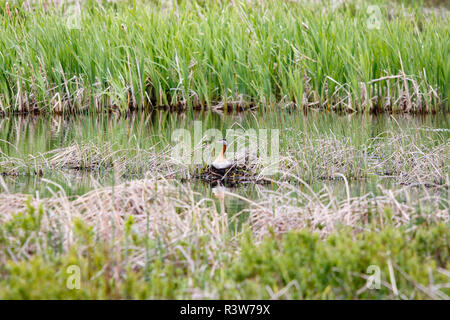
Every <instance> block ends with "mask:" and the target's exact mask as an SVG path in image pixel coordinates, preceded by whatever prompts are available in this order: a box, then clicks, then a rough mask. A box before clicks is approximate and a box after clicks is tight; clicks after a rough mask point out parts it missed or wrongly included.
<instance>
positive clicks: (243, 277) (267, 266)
mask: <svg viewBox="0 0 450 320" xmlns="http://www.w3.org/2000/svg"><path fill="white" fill-rule="evenodd" d="M43 214H45V213H44V212H43V211H39V213H37V212H36V211H35V210H34V209H31V207H30V208H29V209H28V211H27V212H25V213H23V214H19V215H16V216H15V218H14V219H13V220H11V221H10V222H8V223H7V224H5V225H2V226H1V228H0V248H1V249H2V250H1V252H2V256H1V260H2V264H1V265H0V274H1V278H0V298H1V299H130V298H131V299H143V298H147V299H167V298H175V299H180V298H188V299H192V298H204V299H208V298H210V299H213V298H216V299H217V298H220V299H269V298H274V299H323V298H328V299H448V298H449V296H448V295H449V294H450V291H449V288H448V278H449V273H448V271H447V270H448V261H449V245H450V242H449V241H450V240H449V239H448V236H449V234H450V228H449V225H448V224H434V225H431V226H427V227H424V226H417V227H415V228H413V229H411V228H408V229H409V230H407V229H393V228H392V227H387V228H385V229H383V230H381V231H379V232H372V233H367V232H363V233H356V234H355V233H354V232H351V231H350V230H348V229H345V228H342V229H340V230H339V231H338V232H335V233H333V234H332V235H330V236H329V237H328V238H327V239H326V240H325V241H324V240H322V239H320V238H319V236H318V235H317V234H314V233H310V232H307V231H290V232H288V233H287V234H284V235H277V234H275V233H271V234H270V235H269V236H267V237H266V238H265V239H264V240H263V241H262V242H258V241H256V239H255V238H254V237H253V236H251V233H250V232H243V233H242V234H241V235H240V236H239V237H238V238H237V239H236V240H235V246H236V247H235V248H232V249H231V250H230V248H228V249H226V248H225V247H219V248H217V250H215V251H214V252H208V251H207V249H204V248H206V247H207V246H206V243H207V242H208V239H207V238H199V239H198V240H199V242H197V243H196V244H195V245H194V244H193V243H186V242H180V243H179V244H178V247H177V250H173V251H170V252H164V246H165V245H164V243H158V241H156V240H150V239H142V238H140V237H138V236H136V235H135V234H133V232H132V225H133V221H132V220H130V221H129V222H127V225H128V227H127V230H128V231H126V234H125V235H124V237H123V238H122V239H117V241H118V242H98V240H95V236H94V232H93V229H92V228H88V227H86V226H85V225H84V224H83V223H81V222H80V221H75V228H74V237H73V240H72V248H71V249H70V250H69V251H68V252H66V253H61V250H60V245H57V244H56V245H55V246H47V247H45V249H44V250H43V251H41V252H35V253H34V254H29V255H28V258H27V259H26V260H25V261H21V262H19V261H14V260H13V259H14V253H13V252H9V251H5V250H4V249H5V248H6V247H8V237H9V236H10V235H11V234H15V235H17V234H22V235H27V234H32V233H33V232H37V229H38V228H39V225H38V224H39V221H40V220H39V219H40V218H39V216H40V215H43ZM22 239H25V237H23V238H22ZM49 239H50V237H49ZM41 240H42V241H41V242H42V243H45V242H47V241H48V239H41ZM36 245H37V244H36ZM136 246H141V247H143V248H146V250H147V252H154V254H151V253H147V255H146V258H145V261H146V262H145V264H144V265H142V266H141V267H139V268H131V267H130V266H129V265H128V264H127V263H128V262H129V259H130V256H129V253H130V252H131V251H132V250H134V248H135V247H136ZM42 248H44V247H42ZM155 248H159V249H158V250H156V251H155ZM211 255H212V256H211ZM211 260H213V261H214V263H211ZM370 266H372V268H373V266H375V267H377V268H379V271H380V273H379V274H380V286H379V287H378V288H372V289H370V288H367V286H366V284H367V283H368V282H367V281H368V278H369V277H370V276H372V275H373V272H374V271H370V270H371V269H370V268H369V267H370ZM73 270H77V271H76V272H79V273H76V274H79V275H80V278H79V282H77V281H78V280H74V278H73V275H74V274H75V273H74V271H73ZM370 283H371V282H370ZM370 283H369V284H370Z"/></svg>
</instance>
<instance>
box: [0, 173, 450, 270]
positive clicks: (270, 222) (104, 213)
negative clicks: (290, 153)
mask: <svg viewBox="0 0 450 320" xmlns="http://www.w3.org/2000/svg"><path fill="white" fill-rule="evenodd" d="M297 179H298V178H297ZM299 182H300V183H302V184H303V185H304V186H305V188H306V190H307V191H301V190H300V188H298V187H296V186H292V185H290V184H288V183H279V187H278V190H277V191H270V190H263V191H262V192H261V200H257V201H252V200H249V199H246V198H243V197H242V196H239V195H237V194H234V193H231V192H229V191H224V196H225V197H237V198H240V199H242V200H244V201H246V202H248V203H249V207H248V209H245V210H244V211H242V212H240V213H239V214H237V215H235V216H234V217H232V218H230V217H229V216H228V215H227V214H226V210H225V207H224V206H223V205H222V206H217V207H216V205H215V204H214V202H213V199H209V198H207V197H204V196H203V195H201V194H199V193H197V192H195V191H193V190H192V188H191V187H189V186H187V185H183V184H180V183H177V182H175V181H174V180H166V179H164V178H151V179H143V180H135V181H130V182H127V183H123V184H120V185H117V186H114V187H106V188H100V189H95V190H92V191H90V192H88V193H86V194H84V195H82V196H78V197H75V198H70V197H67V196H65V195H64V193H63V192H62V191H61V192H59V193H56V194H55V195H54V196H53V197H50V198H45V199H39V198H31V201H30V204H31V205H32V206H33V207H35V208H39V207H40V206H42V208H43V212H44V215H43V217H42V225H41V227H40V230H38V231H37V232H35V233H32V234H30V235H29V238H30V239H31V238H34V239H48V238H49V235H51V236H50V238H51V240H50V243H51V242H52V241H60V242H61V243H62V246H63V249H64V250H65V251H67V250H69V248H70V247H71V245H72V243H73V237H74V229H73V228H74V220H77V219H80V220H82V221H83V222H85V224H87V225H88V226H90V227H91V228H92V232H93V234H94V236H95V239H97V240H102V241H107V242H110V243H113V244H114V245H115V246H117V248H119V249H120V250H122V249H124V250H125V249H126V250H127V252H128V255H129V260H128V263H130V264H131V266H133V267H135V268H140V267H142V266H143V265H144V263H145V261H146V260H145V257H146V252H147V251H146V248H145V246H139V245H136V246H128V247H127V248H122V247H121V246H122V245H123V241H121V240H122V239H123V237H124V234H125V225H126V222H127V221H129V219H130V217H132V219H133V221H134V223H133V225H132V229H131V230H132V233H133V234H134V235H135V236H136V237H139V238H148V239H150V240H154V241H156V240H157V241H160V243H161V245H162V246H163V247H164V254H165V255H171V254H173V253H174V252H175V251H177V250H191V249H192V251H195V248H196V247H198V246H200V245H201V246H202V248H204V249H205V250H206V251H205V252H207V253H208V256H209V257H210V258H211V260H210V261H209V263H211V264H212V265H214V264H217V263H219V262H218V261H216V260H214V258H213V257H215V256H216V255H215V253H217V252H218V250H221V251H223V254H224V255H231V254H233V253H234V250H235V249H234V245H233V243H234V242H233V233H232V232H231V231H230V230H229V223H231V222H233V221H235V219H238V218H239V216H240V215H241V214H245V213H248V214H249V219H248V221H247V222H246V223H245V224H247V225H249V227H250V228H251V230H252V232H253V233H254V235H255V236H256V237H257V238H258V239H262V238H263V237H264V236H265V235H267V234H268V233H269V232H274V233H276V234H281V233H285V232H287V231H288V230H299V229H307V230H311V231H315V232H319V233H320V235H321V236H322V237H324V238H325V237H327V236H328V235H329V234H331V233H332V232H335V231H336V230H338V228H339V227H340V226H347V227H350V228H352V229H353V230H354V231H355V232H360V231H364V230H377V229H380V228H384V227H385V226H388V225H389V226H395V227H399V226H405V225H410V226H411V228H412V229H413V228H415V221H419V220H418V219H420V221H422V222H421V223H429V224H432V223H433V222H436V221H444V222H449V215H448V207H449V206H448V199H445V198H443V197H440V196H439V195H436V194H434V193H428V194H427V193H425V195H423V194H421V195H420V196H417V193H415V191H414V190H413V189H412V188H411V187H404V188H403V189H399V190H395V191H393V190H385V189H383V188H382V187H379V188H380V192H381V194H380V195H373V194H366V195H363V196H360V197H350V196H348V197H347V198H346V199H344V200H338V197H336V195H335V194H333V192H331V191H329V189H327V188H326V187H325V188H324V189H323V190H322V191H321V192H318V193H315V192H313V191H312V190H311V189H310V187H309V186H308V185H307V184H305V183H303V182H301V181H300V180H299ZM28 197H29V196H27V195H21V194H6V193H1V194H0V212H1V215H0V224H4V223H5V222H6V221H9V220H11V219H12V218H13V217H14V214H16V213H18V212H23V211H26V208H27V204H26V201H27V199H28ZM221 201H223V200H221ZM244 229H245V228H244ZM271 230H272V231H271ZM230 232H231V234H230ZM234 235H235V234H234ZM15 236H19V235H14V237H15ZM14 237H13V238H11V239H9V243H10V244H11V246H13V247H15V249H17V247H19V248H21V249H20V250H12V247H11V248H10V251H11V254H14V255H15V256H14V258H13V260H20V259H24V258H27V257H28V256H29V255H30V254H31V253H32V252H35V251H43V250H44V249H45V245H44V244H42V243H40V242H39V241H28V240H27V241H25V242H24V243H21V244H20V243H19V242H18V240H17V239H16V238H14ZM205 240H206V241H205ZM48 243H49V242H47V245H48ZM180 243H189V244H190V246H189V248H191V249H186V248H185V249H182V247H181V246H180V245H179V244H180ZM147 249H148V248H147ZM152 252H153V251H152ZM153 253H154V252H153ZM182 253H183V255H184V256H185V257H186V260H185V261H184V262H183V263H187V264H191V263H192V265H191V266H190V267H191V268H192V270H194V269H196V268H201V266H200V265H194V263H193V262H192V261H193V259H191V258H190V257H191V255H192V254H193V253H192V252H182ZM11 254H10V255H11Z"/></svg>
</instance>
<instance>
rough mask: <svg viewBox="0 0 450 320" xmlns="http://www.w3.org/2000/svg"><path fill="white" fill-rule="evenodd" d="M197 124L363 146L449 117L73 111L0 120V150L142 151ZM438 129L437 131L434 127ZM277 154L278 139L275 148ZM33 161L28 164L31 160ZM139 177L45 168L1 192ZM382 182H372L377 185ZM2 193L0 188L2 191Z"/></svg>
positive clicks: (70, 188) (232, 203)
mask: <svg viewBox="0 0 450 320" xmlns="http://www.w3.org/2000/svg"><path fill="white" fill-rule="evenodd" d="M199 124H200V125H201V130H202V132H205V131H206V130H208V129H218V130H220V131H221V132H223V134H224V136H225V132H226V130H227V129H230V128H239V129H243V130H247V129H268V130H273V129H278V130H279V132H280V140H281V141H282V140H283V137H284V136H285V135H289V134H290V132H299V131H301V132H304V133H305V134H316V135H320V134H334V135H339V136H344V137H349V138H351V139H352V141H353V142H355V143H359V142H360V143H364V142H365V141H367V140H368V139H370V138H375V137H377V136H379V135H380V134H381V133H383V132H385V131H387V130H393V131H398V132H401V131H411V130H412V131H420V132H421V134H423V136H424V137H425V136H430V135H433V134H440V135H444V136H445V137H446V138H447V139H448V138H449V137H450V134H449V132H448V129H449V128H450V117H449V116H448V115H447V114H435V115H427V116H411V115H408V116H406V115H387V114H384V115H362V114H354V115H338V114H336V113H324V112H320V113H316V112H309V113H308V114H305V113H303V112H300V111H289V110H276V111H267V110H266V111H264V112H262V111H246V112H239V113H228V114H225V113H223V112H194V111H191V112H183V113H176V112H169V111H164V110H158V111H152V112H147V113H145V112H143V113H133V114H127V115H78V116H67V117H63V116H51V117H45V116H26V117H23V116H9V117H3V118H0V151H1V152H2V153H3V154H5V155H6V156H8V157H13V158H17V159H25V158H27V155H38V154H43V153H45V152H47V151H50V150H54V149H58V148H63V147H67V146H70V145H72V144H73V143H80V144H82V143H85V142H94V143H96V144H100V145H101V144H105V143H109V144H111V145H114V147H115V148H117V150H119V149H125V148H127V147H129V146H133V147H139V148H141V149H146V148H151V147H154V146H155V145H156V146H159V147H160V148H163V147H164V146H167V145H168V144H174V142H173V139H172V134H173V132H174V131H175V130H177V129H182V128H184V129H187V130H188V131H189V132H191V131H193V130H194V129H193V128H194V125H197V126H198V125H199ZM436 129H437V130H436ZM282 151H283V143H282V142H281V146H280V152H282ZM30 165H32V164H30ZM139 178H142V175H135V176H126V177H117V176H116V175H115V174H114V172H110V171H107V170H104V171H80V170H58V171H54V172H52V171H50V172H46V174H45V175H44V176H40V175H33V174H28V175H27V174H23V175H18V176H3V177H0V179H2V181H1V182H2V183H0V188H1V189H7V190H8V192H14V193H25V194H36V193H39V196H40V197H46V196H50V195H51V194H52V193H54V192H56V191H58V190H60V189H63V190H64V192H65V194H66V195H69V196H76V195H81V194H84V193H86V192H88V191H90V190H92V189H93V188H97V187H100V186H110V185H114V184H118V183H122V182H124V181H127V180H131V179H139ZM184 183H187V184H191V185H192V186H193V188H194V189H196V190H197V191H198V192H199V193H200V194H201V195H205V196H207V197H213V190H212V186H211V185H210V184H208V183H204V182H202V181H200V180H193V181H187V182H184ZM324 183H326V184H327V186H328V187H329V188H332V189H334V190H335V192H336V193H337V194H340V193H341V194H342V195H344V193H345V188H344V185H343V182H342V181H339V180H337V181H326V182H324V181H313V182H312V187H313V189H316V190H318V189H320V188H322V187H323V185H324ZM378 183H380V181H377V182H376V184H378ZM382 183H383V184H385V185H386V186H389V184H391V183H393V182H392V181H390V180H389V179H385V180H383V182H382ZM374 184H375V182H373V183H372V182H370V181H366V180H357V181H353V182H351V186H350V191H351V193H352V195H361V194H365V193H367V192H370V191H371V190H372V189H373V188H375V185H374ZM263 188H273V186H271V185H255V184H252V183H249V184H242V185H239V186H237V187H235V188H232V189H231V190H230V191H232V192H234V193H236V194H239V195H242V196H244V197H246V198H248V199H257V198H258V197H259V194H260V191H261V190H262V189H263ZM3 191H4V190H2V191H1V192H3ZM225 205H226V207H227V210H228V211H229V212H231V213H232V212H237V211H239V210H241V209H243V208H245V206H246V203H245V201H243V200H241V199H238V198H230V199H226V201H225Z"/></svg>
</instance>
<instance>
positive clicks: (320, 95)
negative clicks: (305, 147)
mask: <svg viewBox="0 0 450 320" xmlns="http://www.w3.org/2000/svg"><path fill="white" fill-rule="evenodd" d="M372 3H375V4H377V5H378V8H380V13H381V15H380V19H381V20H380V22H381V23H380V29H369V28H368V25H367V23H368V19H369V16H370V15H371V14H370V13H368V5H370V3H369V4H368V3H366V2H362V1H357V0H355V1H348V2H345V4H343V5H340V6H333V5H332V4H331V3H330V4H324V3H320V4H319V3H315V2H308V1H306V2H302V3H298V2H289V1H269V2H256V3H247V2H244V1H234V3H231V2H228V1H220V2H219V1H218V2H204V1H178V3H177V4H173V5H172V6H169V5H167V4H155V3H154V2H153V1H150V2H149V1H132V2H131V4H130V2H127V3H126V2H118V3H112V4H111V3H110V4H108V3H103V4H100V5H99V4H97V2H94V1H86V2H84V3H83V7H82V14H81V16H80V17H79V19H80V20H79V25H80V26H81V29H71V28H70V26H69V25H68V21H69V19H68V17H67V8H65V7H61V8H48V7H47V9H46V10H44V9H42V8H41V7H39V6H38V7H35V8H34V9H33V10H31V9H29V8H26V7H24V6H23V5H20V4H19V3H16V4H15V5H14V3H13V4H10V10H9V13H10V14H8V12H7V11H6V10H5V4H4V3H3V4H1V5H0V27H1V28H2V33H1V35H0V52H1V54H0V110H3V111H4V112H6V113H8V112H32V111H48V112H67V113H69V112H79V111H82V110H90V111H105V110H113V111H114V110H120V111H125V110H129V109H134V108H149V107H158V106H171V107H178V108H207V107H211V106H213V105H217V104H219V105H220V106H224V107H251V106H256V105H276V106H286V105H292V104H294V105H295V106H297V107H299V108H323V109H335V110H344V111H353V110H360V111H391V110H394V111H406V112H432V111H437V110H440V109H445V110H448V94H449V85H448V83H449V74H450V62H449V59H448V58H447V56H448V52H450V48H449V44H450V36H449V34H450V32H449V31H450V30H449V29H450V28H449V24H448V13H446V12H444V14H443V15H439V16H436V15H434V14H432V13H429V12H425V11H424V10H423V9H422V7H421V6H417V5H416V6H414V7H402V6H399V5H396V4H390V3H389V2H385V1H372ZM71 21H72V20H71ZM380 79H381V80H380Z"/></svg>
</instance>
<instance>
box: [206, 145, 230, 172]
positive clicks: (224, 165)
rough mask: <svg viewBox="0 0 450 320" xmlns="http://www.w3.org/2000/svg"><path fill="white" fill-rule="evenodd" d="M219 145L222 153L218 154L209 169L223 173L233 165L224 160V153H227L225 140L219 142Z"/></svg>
mask: <svg viewBox="0 0 450 320" xmlns="http://www.w3.org/2000/svg"><path fill="white" fill-rule="evenodd" d="M219 143H222V152H220V154H219V156H218V157H217V158H216V160H214V162H213V163H211V167H212V168H213V169H216V170H217V171H223V170H226V169H228V168H231V166H232V165H233V163H231V162H230V161H228V160H227V159H226V158H225V151H227V140H225V139H223V140H220V141H219Z"/></svg>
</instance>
